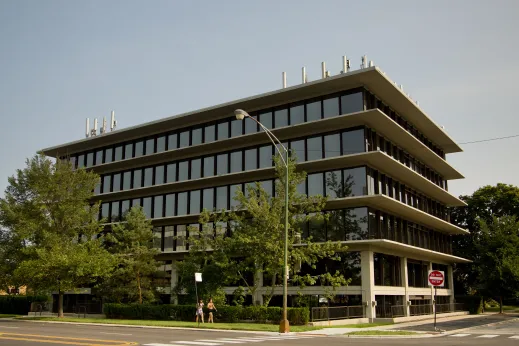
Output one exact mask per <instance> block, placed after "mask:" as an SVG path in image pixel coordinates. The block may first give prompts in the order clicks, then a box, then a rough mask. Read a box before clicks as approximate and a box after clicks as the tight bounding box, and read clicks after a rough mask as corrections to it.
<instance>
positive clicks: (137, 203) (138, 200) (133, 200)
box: [132, 198, 141, 208]
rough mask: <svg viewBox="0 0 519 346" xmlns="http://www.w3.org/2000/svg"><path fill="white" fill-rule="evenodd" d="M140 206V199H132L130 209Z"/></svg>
mask: <svg viewBox="0 0 519 346" xmlns="http://www.w3.org/2000/svg"><path fill="white" fill-rule="evenodd" d="M140 205H141V199H140V198H134V199H132V208H133V207H140Z"/></svg>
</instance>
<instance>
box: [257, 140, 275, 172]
mask: <svg viewBox="0 0 519 346" xmlns="http://www.w3.org/2000/svg"><path fill="white" fill-rule="evenodd" d="M265 167H272V146H271V145H267V146H264V147H261V148H259V168H265Z"/></svg>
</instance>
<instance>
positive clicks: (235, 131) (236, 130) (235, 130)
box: [231, 119, 251, 137]
mask: <svg viewBox="0 0 519 346" xmlns="http://www.w3.org/2000/svg"><path fill="white" fill-rule="evenodd" d="M245 120H247V121H251V120H249V119H244V120H238V119H234V120H231V137H237V136H241V135H242V134H243V121H245Z"/></svg>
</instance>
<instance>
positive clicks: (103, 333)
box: [99, 332, 132, 335]
mask: <svg viewBox="0 0 519 346" xmlns="http://www.w3.org/2000/svg"><path fill="white" fill-rule="evenodd" d="M99 334H110V335H132V334H124V333H108V332H99Z"/></svg>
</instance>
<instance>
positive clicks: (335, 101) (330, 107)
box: [323, 97, 339, 118]
mask: <svg viewBox="0 0 519 346" xmlns="http://www.w3.org/2000/svg"><path fill="white" fill-rule="evenodd" d="M338 115H339V98H338V97H332V98H329V99H325V100H324V101H323V116H324V117H325V118H331V117H336V116H338Z"/></svg>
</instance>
